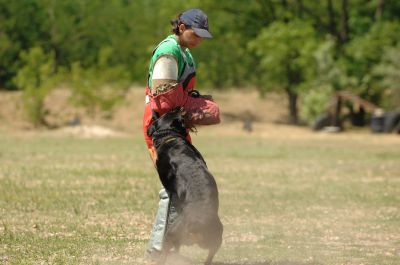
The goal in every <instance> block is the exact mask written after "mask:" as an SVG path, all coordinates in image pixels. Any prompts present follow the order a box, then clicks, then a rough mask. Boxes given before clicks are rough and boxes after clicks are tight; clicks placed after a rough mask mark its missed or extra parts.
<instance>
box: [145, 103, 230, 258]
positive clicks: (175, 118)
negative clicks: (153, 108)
mask: <svg viewBox="0 0 400 265" xmlns="http://www.w3.org/2000/svg"><path fill="white" fill-rule="evenodd" d="M154 118H155V120H154V121H153V123H152V125H151V126H150V127H149V128H148V131H147V134H148V135H149V136H151V137H152V139H153V144H154V146H155V147H156V149H157V161H156V166H157V171H158V174H159V176H160V180H161V182H162V184H163V186H164V187H165V188H166V189H167V190H168V191H169V193H170V194H171V196H173V197H177V201H178V204H179V205H177V209H176V210H177V212H178V216H177V218H176V219H175V220H174V221H173V222H172V224H168V227H167V231H166V235H165V240H164V244H163V251H164V253H165V254H167V253H168V252H169V251H170V250H171V249H172V248H173V247H175V249H177V250H179V247H180V246H181V245H182V244H193V243H196V244H198V245H199V246H200V247H203V248H206V249H209V255H208V258H207V260H206V263H205V264H211V261H212V259H213V257H214V255H215V253H216V252H217V251H218V249H219V248H220V246H221V243H222V232H223V226H222V223H221V221H220V219H219V217H218V207H219V202H218V189H217V184H216V182H215V180H214V177H213V176H212V175H211V173H210V172H209V171H208V168H207V165H206V163H205V161H204V159H203V157H202V156H201V154H200V152H199V151H198V150H197V149H196V148H195V147H194V146H193V145H191V144H190V143H189V142H188V141H187V140H186V139H185V138H186V133H187V131H186V128H185V125H184V119H183V117H182V112H181V111H180V110H178V109H177V110H173V111H171V112H169V113H166V114H165V115H163V116H161V117H154ZM171 200H172V198H171Z"/></svg>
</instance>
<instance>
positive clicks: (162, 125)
mask: <svg viewBox="0 0 400 265" xmlns="http://www.w3.org/2000/svg"><path fill="white" fill-rule="evenodd" d="M185 114H186V112H185V110H184V109H183V108H176V109H173V110H171V111H170V112H167V113H165V114H164V115H162V116H161V117H159V116H158V115H157V114H156V113H153V120H154V121H153V123H152V124H151V125H150V126H149V128H148V129H147V135H148V136H150V137H153V135H154V133H156V132H157V131H168V130H170V131H174V132H177V133H179V134H181V135H182V136H185V135H186V126H185V119H184V115H185Z"/></svg>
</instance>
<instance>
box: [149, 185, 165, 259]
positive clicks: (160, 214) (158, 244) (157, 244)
mask: <svg viewBox="0 0 400 265" xmlns="http://www.w3.org/2000/svg"><path fill="white" fill-rule="evenodd" d="M159 196H160V202H159V203H158V210H157V215H156V219H155V221H154V224H153V230H152V231H151V235H150V241H149V244H148V246H147V252H154V251H161V250H162V244H163V240H164V234H165V230H166V226H167V218H168V209H169V196H168V193H167V191H166V190H165V189H164V188H163V189H161V190H160V193H159Z"/></svg>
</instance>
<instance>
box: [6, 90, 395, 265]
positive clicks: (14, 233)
mask: <svg viewBox="0 0 400 265" xmlns="http://www.w3.org/2000/svg"><path fill="white" fill-rule="evenodd" d="M241 93H244V94H234V95H230V96H231V97H233V98H234V100H228V99H227V98H225V97H230V96H229V95H228V94H221V95H216V99H217V100H218V101H219V102H221V105H222V106H223V107H222V108H223V109H224V110H225V111H226V113H234V114H235V115H239V114H240V113H245V112H246V111H247V110H249V111H251V112H252V113H254V115H256V114H257V113H264V114H263V115H262V117H264V118H260V119H259V120H260V122H255V123H254V131H253V132H252V133H247V132H245V131H243V130H242V126H243V124H242V123H241V122H238V121H235V120H231V119H229V117H232V115H231V116H229V115H228V116H224V118H225V119H224V120H223V122H222V124H221V125H219V126H213V127H201V128H199V133H198V135H197V136H196V135H194V136H193V139H194V144H195V145H196V146H197V147H198V148H199V150H200V151H201V152H202V154H203V155H204V157H205V159H206V161H207V164H208V166H209V168H210V170H211V172H212V173H213V174H214V176H215V178H216V180H217V183H218V186H219V191H220V215H221V218H222V222H223V224H224V227H225V230H224V236H223V240H224V241H223V245H222V248H221V250H220V251H219V252H218V253H217V256H216V258H215V264H216V265H240V264H245V265H266V264H268V265H273V264H278V265H295V264H296V265H300V264H302V265H311V264H326V265H329V264H399V263H400V230H399V227H400V207H399V205H400V163H399V162H400V150H399V144H400V139H399V137H398V136H396V135H372V134H370V133H369V132H368V131H364V130H362V131H357V132H347V133H343V134H324V133H312V132H310V131H309V130H308V129H307V128H299V127H291V126H287V125H282V124H281V125H279V124H276V123H273V122H272V121H275V120H277V119H279V117H282V116H283V115H284V111H282V112H280V111H276V109H277V105H275V104H277V103H275V102H278V101H275V100H273V101H268V100H260V99H257V98H252V97H255V94H251V93H249V94H246V93H247V92H241ZM247 97H248V98H247ZM139 99H140V100H139ZM141 99H142V97H141V92H140V93H139V92H137V91H133V92H132V94H131V95H130V97H128V99H127V100H126V102H125V103H124V104H125V105H124V104H123V105H122V106H121V109H120V111H121V113H122V112H123V113H125V114H124V115H126V116H124V115H121V116H118V117H119V118H117V117H116V119H115V120H113V121H104V124H103V125H107V124H110V123H112V125H113V128H114V129H115V128H121V129H123V128H127V127H130V128H129V129H127V130H124V131H125V132H126V133H127V135H128V136H126V135H125V136H124V135H122V136H111V137H105V138H101V137H95V138H88V137H81V136H80V135H79V134H70V133H65V132H62V131H59V130H54V131H47V130H42V131H21V130H19V129H18V128H20V127H18V126H17V127H13V129H9V128H4V127H3V128H2V130H1V133H2V135H1V137H0V263H1V264H141V263H143V259H142V258H143V253H144V250H145V247H146V244H147V240H148V238H149V232H150V230H151V225H152V221H153V217H154V214H155V211H156V207H157V194H158V190H159V187H160V183H159V181H158V179H157V176H156V172H155V170H154V168H153V166H152V164H151V162H150V160H149V158H148V155H147V151H146V147H145V145H144V143H143V140H142V135H141V130H140V118H141V110H142V107H143V105H142V103H140V102H141ZM239 100H242V101H241V102H242V103H243V104H241V105H240V107H237V108H233V106H234V104H233V102H238V101H239ZM252 103H254V106H257V107H256V108H255V109H252V107H254V106H253V105H252ZM248 106H251V107H248ZM123 108H126V109H125V111H123V110H122V109H123ZM274 109H275V111H274ZM126 110H132V112H129V111H126ZM1 113H4V111H3V112H1ZM257 115H258V114H257ZM239 116H240V115H239ZM263 119H265V120H263ZM117 121H118V122H117ZM107 122H108V123H107ZM118 124H119V125H118ZM131 124H132V126H131ZM16 128H17V129H18V130H17V129H16ZM182 252H183V254H184V255H185V256H188V257H189V258H190V259H191V260H192V261H193V264H200V263H201V262H202V261H203V260H204V258H205V256H206V253H205V252H204V251H202V250H200V249H198V248H197V247H185V248H183V250H182ZM175 265H176V264H175Z"/></svg>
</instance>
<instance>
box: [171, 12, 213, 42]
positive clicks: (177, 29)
mask: <svg viewBox="0 0 400 265" xmlns="http://www.w3.org/2000/svg"><path fill="white" fill-rule="evenodd" d="M171 24H172V32H173V33H175V35H176V36H178V38H179V44H180V45H181V46H184V47H187V48H194V47H196V46H197V45H198V44H200V42H201V41H202V39H203V38H212V36H211V34H210V32H209V31H208V18H207V15H206V14H205V13H204V12H203V11H201V10H200V9H189V10H187V11H185V12H183V13H181V14H179V15H178V16H177V17H176V18H175V19H174V20H172V21H171Z"/></svg>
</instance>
